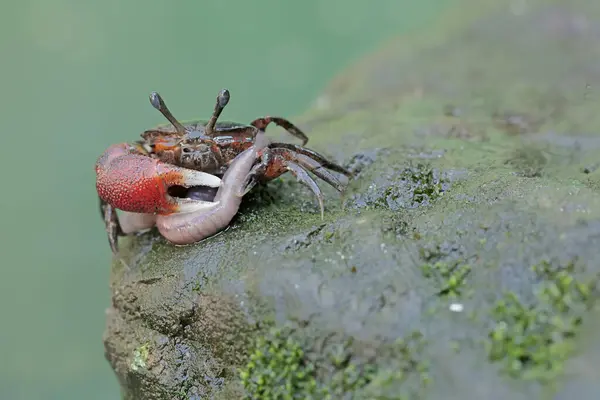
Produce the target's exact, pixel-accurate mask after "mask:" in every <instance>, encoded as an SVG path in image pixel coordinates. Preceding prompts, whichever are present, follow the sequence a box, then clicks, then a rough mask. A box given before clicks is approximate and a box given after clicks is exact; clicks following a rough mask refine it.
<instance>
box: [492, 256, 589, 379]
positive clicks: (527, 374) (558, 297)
mask: <svg viewBox="0 0 600 400" xmlns="http://www.w3.org/2000/svg"><path fill="white" fill-rule="evenodd" d="M532 269H533V271H534V272H535V274H536V275H537V276H538V277H539V278H540V279H541V280H542V281H541V282H540V284H539V288H538V291H537V301H536V302H534V304H529V305H527V304H524V303H523V302H522V301H521V300H519V298H518V296H517V295H516V294H515V293H507V294H506V295H505V296H504V298H503V299H501V300H499V301H498V302H497V303H496V305H495V307H494V309H493V316H494V318H495V326H494V328H493V329H492V331H491V332H490V334H489V337H490V343H489V357H490V360H491V361H494V362H501V363H502V365H503V370H504V371H505V372H506V373H507V374H508V375H510V376H511V377H514V378H519V379H526V380H528V379H535V380H539V381H544V382H551V381H553V380H554V379H556V378H557V377H558V376H559V375H560V374H561V373H562V372H563V368H564V363H565V361H566V360H567V359H568V358H569V356H570V355H571V354H572V351H573V349H574V347H575V342H574V338H575V336H576V335H577V333H578V332H579V329H580V326H581V324H582V322H583V316H584V315H585V313H586V312H587V311H588V310H589V308H590V306H591V305H592V304H593V302H594V300H595V298H596V295H597V293H594V292H597V284H598V278H597V277H594V278H591V279H586V280H581V279H577V278H576V277H575V275H574V273H575V263H574V262H570V263H568V264H567V265H564V266H563V265H553V264H550V263H549V262H547V261H543V262H541V263H540V264H538V265H535V266H534V267H532Z"/></svg>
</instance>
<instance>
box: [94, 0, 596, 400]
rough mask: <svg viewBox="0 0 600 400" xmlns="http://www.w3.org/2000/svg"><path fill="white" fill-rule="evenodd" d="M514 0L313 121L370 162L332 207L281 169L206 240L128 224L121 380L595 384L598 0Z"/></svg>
mask: <svg viewBox="0 0 600 400" xmlns="http://www.w3.org/2000/svg"><path fill="white" fill-rule="evenodd" d="M500 3H501V2H500ZM510 4H511V5H510V6H508V5H504V4H498V2H492V1H483V0H465V1H463V2H462V3H461V4H460V7H458V8H457V9H456V10H454V11H452V12H450V13H449V14H448V15H446V16H445V17H444V18H442V19H441V20H440V21H437V22H436V24H435V26H434V27H431V28H430V29H428V30H427V31H425V32H417V33H415V34H414V35H413V36H410V37H403V38H398V39H395V40H393V41H391V42H390V43H389V44H386V45H385V46H383V47H382V49H381V50H380V51H378V52H376V53H375V54H373V55H370V56H369V57H367V58H365V59H364V60H362V61H361V62H359V63H358V64H357V65H356V66H354V67H352V68H351V69H349V70H348V71H345V72H344V73H342V74H341V75H340V76H339V77H338V78H337V79H336V80H335V81H334V82H332V84H331V85H330V87H329V88H328V90H327V91H326V92H325V93H324V94H323V95H322V98H321V99H319V101H318V104H319V107H316V106H315V109H313V110H309V112H307V114H306V115H304V116H303V117H302V118H301V119H300V120H299V125H300V126H302V127H303V128H304V129H305V131H306V132H307V133H308V134H309V136H310V142H309V144H308V145H309V147H311V148H313V149H315V150H317V151H320V152H323V153H326V154H328V155H329V156H330V157H331V158H333V159H335V160H337V161H339V162H341V163H345V164H346V165H347V166H348V167H349V168H351V169H353V170H354V171H355V172H356V178H355V179H354V180H353V181H352V182H351V183H350V186H349V189H348V192H347V193H346V194H345V195H344V196H343V198H340V197H339V196H338V195H337V193H336V192H335V191H334V190H333V189H331V188H329V187H328V186H327V185H325V184H321V187H322V189H323V191H324V193H325V197H326V214H325V219H324V220H321V218H320V213H319V210H318V207H317V205H316V202H315V199H314V197H313V196H312V194H311V193H310V192H309V191H308V190H307V189H305V188H304V187H303V186H302V185H300V184H299V183H297V182H295V181H294V180H293V178H292V177H291V176H283V177H281V178H278V179H277V180H275V181H273V182H271V183H269V184H268V185H267V186H265V187H261V188H257V189H256V190H254V191H253V192H252V193H251V194H250V195H248V196H247V197H246V198H245V200H244V204H243V207H242V209H241V211H240V213H239V215H238V216H237V217H236V219H235V220H234V221H233V223H232V224H231V226H230V228H229V229H227V230H226V231H224V232H223V233H221V234H219V235H216V236H214V237H212V238H209V239H207V240H205V241H203V242H201V243H197V244H195V245H191V246H185V247H175V246H172V245H169V244H168V243H166V242H165V241H164V240H163V239H162V238H161V237H160V236H159V235H158V234H157V233H156V232H150V233H146V234H143V235H138V236H135V237H131V238H126V239H122V240H121V243H120V246H121V253H120V256H119V258H118V259H115V261H114V264H113V274H112V282H111V288H112V294H113V296H112V305H111V307H110V309H109V310H108V317H107V329H106V332H105V337H104V342H105V347H106V357H107V359H108V360H109V362H110V364H111V365H112V367H113V368H114V370H115V372H116V375H117V377H118V379H119V381H120V383H121V385H122V388H123V396H124V398H128V399H176V398H181V399H200V398H215V399H219V398H220V399H238V398H244V396H246V397H247V398H256V399H258V398H260V399H304V398H314V399H321V398H322V399H325V398H330V399H350V398H355V399H415V398H427V399H507V398H510V399H533V398H540V399H541V398H544V399H549V398H568V397H570V398H573V397H574V396H579V397H580V398H596V397H595V396H597V393H598V392H599V391H600V383H599V382H600V379H598V378H600V373H599V372H598V369H597V368H594V367H593V366H595V365H598V362H600V341H599V340H598V338H597V335H594V333H595V332H596V325H597V322H596V321H597V320H598V319H597V317H598V315H599V311H598V310H597V308H596V300H597V299H598V285H597V277H598V274H599V272H600V251H599V250H598V249H600V170H598V166H599V165H600V164H598V163H599V162H600V161H599V159H598V154H600V102H599V101H598V98H599V95H598V93H597V89H598V88H600V68H599V67H598V59H599V57H600V51H599V49H600V48H599V47H598V42H599V40H600V3H598V2H597V1H593V0H588V1H577V0H574V1H570V2H566V1H563V2H559V1H554V2H553V1H538V2H536V1H529V2H524V1H523V2H518V1H514V2H512V3H510ZM270 132H271V131H270ZM273 132H276V131H273ZM567 396H568V397H567Z"/></svg>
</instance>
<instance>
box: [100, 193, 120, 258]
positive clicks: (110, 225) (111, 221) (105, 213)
mask: <svg viewBox="0 0 600 400" xmlns="http://www.w3.org/2000/svg"><path fill="white" fill-rule="evenodd" d="M98 199H99V200H100V214H102V219H103V220H104V227H105V229H106V235H107V237H108V244H109V245H110V249H111V250H112V252H113V253H114V254H116V253H117V252H118V251H119V246H118V237H119V236H122V235H124V233H123V230H122V229H121V225H120V224H119V218H118V217H117V210H115V208H114V207H113V206H111V205H110V204H108V203H107V202H105V201H104V200H102V199H101V198H98Z"/></svg>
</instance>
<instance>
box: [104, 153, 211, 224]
mask: <svg viewBox="0 0 600 400" xmlns="http://www.w3.org/2000/svg"><path fill="white" fill-rule="evenodd" d="M220 185H221V179H220V178H218V177H216V176H214V175H211V174H207V173H205V172H200V171H194V170H190V169H186V168H180V167H176V166H174V165H170V164H166V163H163V162H161V161H159V160H156V159H153V158H150V157H148V156H146V155H142V154H136V153H134V152H132V151H131V149H130V148H129V147H128V146H127V145H123V144H120V145H114V146H111V147H109V149H108V150H107V151H106V152H105V153H104V155H102V156H101V157H100V158H99V159H98V162H97V164H96V189H97V191H98V196H100V198H101V199H102V200H104V201H105V202H107V203H108V204H110V205H112V206H113V207H115V208H118V209H120V210H123V211H129V212H136V213H144V214H160V215H167V214H171V213H176V212H191V211H196V210H201V209H204V208H210V207H213V206H214V204H215V203H213V202H208V201H200V200H193V199H186V198H178V197H173V196H171V195H170V194H169V193H168V190H169V188H170V187H172V186H183V187H186V188H189V187H192V186H209V187H219V186H220Z"/></svg>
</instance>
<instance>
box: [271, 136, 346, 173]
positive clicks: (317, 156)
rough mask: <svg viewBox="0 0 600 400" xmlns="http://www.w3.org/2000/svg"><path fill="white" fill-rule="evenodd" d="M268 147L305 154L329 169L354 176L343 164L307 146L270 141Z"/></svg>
mask: <svg viewBox="0 0 600 400" xmlns="http://www.w3.org/2000/svg"><path fill="white" fill-rule="evenodd" d="M268 147H269V148H271V149H274V148H281V149H288V150H291V151H292V152H295V153H298V154H303V155H305V156H307V157H309V158H312V159H313V160H315V161H317V162H318V163H319V164H321V166H323V167H325V168H327V169H330V170H332V171H335V172H339V173H340V174H344V175H346V176H347V177H348V178H351V177H352V172H350V171H348V170H347V169H346V168H344V167H342V166H341V165H339V164H336V163H334V162H332V161H329V160H328V159H327V158H325V157H324V156H322V155H321V154H319V153H317V152H316V151H314V150H310V149H307V148H306V147H301V146H298V145H296V144H291V143H270V144H269V146H268Z"/></svg>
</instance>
